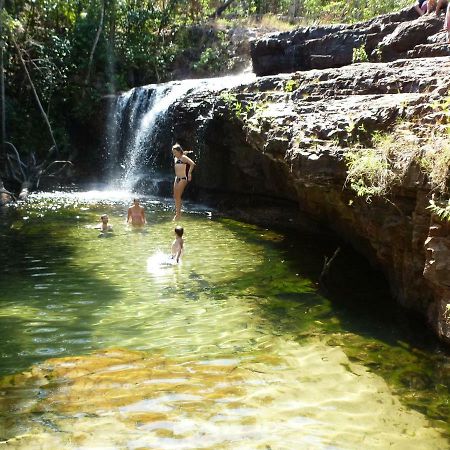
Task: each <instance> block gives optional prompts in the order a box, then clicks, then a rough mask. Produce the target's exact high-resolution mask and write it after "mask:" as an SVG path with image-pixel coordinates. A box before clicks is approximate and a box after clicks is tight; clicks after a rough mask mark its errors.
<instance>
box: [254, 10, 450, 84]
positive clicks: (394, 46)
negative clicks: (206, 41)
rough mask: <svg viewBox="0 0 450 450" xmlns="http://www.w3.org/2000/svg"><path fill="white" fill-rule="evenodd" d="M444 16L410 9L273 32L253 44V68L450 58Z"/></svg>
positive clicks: (264, 71)
mask: <svg viewBox="0 0 450 450" xmlns="http://www.w3.org/2000/svg"><path fill="white" fill-rule="evenodd" d="M443 18H444V17H443V15H440V16H438V17H436V16H435V15H434V14H433V15H428V16H422V17H419V18H418V17H417V12H416V11H415V10H414V8H412V7H411V8H407V9H405V10H403V11H400V12H398V13H394V14H386V15H384V16H379V17H376V18H375V19H372V20H370V21H367V22H362V23H357V24H354V25H328V26H318V27H306V28H299V29H297V30H294V31H290V32H285V33H273V34H270V35H267V36H265V37H263V38H261V39H254V40H253V41H252V42H251V56H252V62H253V69H254V72H255V73H256V74H257V75H273V74H277V73H288V72H294V71H296V70H311V69H325V68H331V67H342V66H345V65H348V64H351V63H352V62H358V61H364V60H366V61H374V62H377V61H378V62H389V61H394V60H396V59H399V58H406V57H408V58H416V57H433V56H448V55H449V54H450V50H449V46H439V44H440V43H442V44H443V43H444V42H445V33H444V32H443V31H442V26H443ZM436 44H438V45H437V46H436ZM419 45H420V46H421V48H420V50H418V51H416V50H415V49H416V48H417V46H419Z"/></svg>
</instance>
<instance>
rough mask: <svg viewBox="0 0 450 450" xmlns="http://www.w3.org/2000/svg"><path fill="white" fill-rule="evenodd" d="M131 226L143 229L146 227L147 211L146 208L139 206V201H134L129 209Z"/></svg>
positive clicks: (128, 219)
mask: <svg viewBox="0 0 450 450" xmlns="http://www.w3.org/2000/svg"><path fill="white" fill-rule="evenodd" d="M130 222H131V225H134V226H137V227H142V226H144V225H145V222H146V220H145V210H144V207H143V206H141V205H140V204H139V199H138V198H135V199H133V205H132V206H130V207H129V208H128V214H127V223H130Z"/></svg>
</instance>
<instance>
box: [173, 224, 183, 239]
mask: <svg viewBox="0 0 450 450" xmlns="http://www.w3.org/2000/svg"><path fill="white" fill-rule="evenodd" d="M183 233H184V229H183V227H180V225H177V226H176V227H175V234H176V235H177V236H178V237H183Z"/></svg>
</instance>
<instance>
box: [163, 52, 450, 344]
mask: <svg viewBox="0 0 450 450" xmlns="http://www.w3.org/2000/svg"><path fill="white" fill-rule="evenodd" d="M449 88H450V61H449V59H448V58H445V57H444V58H442V57H441V58H430V59H415V60H411V59H410V60H398V61H395V62H392V63H388V64H383V63H364V64H354V65H351V66H348V67H344V68H340V69H339V68H338V69H327V70H312V71H308V72H296V73H294V74H291V75H277V76H272V77H261V78H258V79H256V81H255V82H253V83H249V84H246V85H242V86H240V87H239V88H236V89H234V90H233V91H231V92H226V93H223V94H222V96H220V97H218V96H217V95H213V94H211V93H208V92H202V93H196V94H192V95H188V96H187V97H186V98H185V99H183V100H182V101H180V102H178V103H177V104H175V105H173V107H172V109H171V115H172V118H173V124H174V134H175V135H176V136H179V137H182V138H183V139H184V140H185V141H186V142H189V143H190V144H191V145H193V146H194V147H195V148H197V149H198V154H197V155H196V158H197V159H198V167H197V169H196V176H195V177H194V182H193V186H192V187H191V190H192V191H196V192H197V196H198V198H199V199H200V198H203V199H204V198H208V199H211V198H216V199H217V198H219V196H218V194H224V193H226V194H228V195H229V196H231V199H232V200H231V203H232V205H233V206H237V205H239V204H241V205H242V204H245V206H246V207H247V208H248V207H251V206H254V204H255V202H256V199H258V198H259V199H264V202H265V205H266V207H267V209H268V206H269V205H270V204H271V203H272V202H273V203H277V202H278V203H279V202H283V201H284V202H287V203H290V204H291V205H292V204H295V205H296V214H299V215H300V216H304V217H308V218H310V219H311V218H312V219H314V220H316V221H317V223H321V224H325V225H326V226H327V227H329V228H330V229H332V230H334V231H335V232H336V233H337V234H338V235H340V236H341V237H343V238H344V239H346V240H347V241H349V242H351V243H352V244H353V245H354V246H355V247H356V248H357V249H359V250H360V251H361V252H362V253H364V254H365V255H366V256H367V257H368V258H369V259H370V260H371V261H372V262H373V263H374V264H376V265H377V266H379V267H380V268H381V269H382V270H383V271H384V273H385V274H386V276H387V278H388V280H389V282H390V285H391V288H392V292H393V294H394V296H395V298H397V299H398V301H400V302H401V303H402V304H403V305H404V306H406V307H408V308H411V309H414V310H416V311H418V312H420V313H422V314H423V315H424V316H427V317H428V319H429V322H430V324H431V326H432V327H433V329H434V330H435V331H436V333H437V334H438V335H439V336H440V337H441V338H442V339H444V340H447V341H448V342H450V327H449V326H448V317H447V315H448V311H447V309H446V308H447V304H449V303H450V271H449V270H450V269H449V263H448V261H450V233H449V227H448V225H445V224H442V223H440V222H439V221H436V219H435V218H432V217H431V215H430V211H429V209H427V207H428V205H429V199H430V195H431V193H430V186H429V184H428V183H427V179H426V177H425V176H424V174H423V173H422V171H421V170H420V168H419V167H417V166H415V165H414V164H412V165H411V166H410V167H409V169H408V173H407V176H406V177H405V178H404V180H403V182H402V183H401V184H400V185H397V186H395V187H394V188H393V190H392V192H391V193H390V194H389V196H388V197H383V198H373V199H372V200H371V202H368V201H367V200H366V199H364V198H360V197H357V196H356V195H355V193H354V192H353V191H352V190H351V189H349V187H348V186H346V177H347V166H346V163H345V158H344V156H345V154H346V153H347V152H348V151H349V150H351V149H352V148H354V146H355V145H358V146H360V147H364V146H365V145H369V144H370V141H371V138H372V137H373V136H374V133H376V132H379V133H391V132H393V131H394V130H396V129H398V130H400V131H396V132H398V133H401V129H402V123H405V124H406V123H412V124H414V123H415V124H416V125H417V126H418V128H419V129H421V130H422V132H423V131H424V130H428V132H430V133H431V132H434V131H436V123H438V122H439V120H441V119H443V117H444V116H445V111H438V110H436V108H435V107H433V104H436V102H437V101H440V100H442V99H443V98H444V96H445V95H446V94H447V92H448V90H449ZM429 125H430V126H429ZM428 126H429V128H427V127H428ZM412 137H413V138H414V139H416V144H417V147H418V148H420V145H421V144H420V142H421V140H420V139H421V138H420V137H417V136H414V135H412ZM399 151H400V152H401V149H400V150H399ZM260 214H263V215H264V214H265V213H264V209H261V210H260ZM286 214H287V215H286V217H284V218H283V220H286V221H289V220H290V219H292V220H294V217H290V216H289V214H291V215H293V214H295V213H293V212H292V210H290V212H289V213H286ZM260 219H262V220H263V221H264V220H266V221H267V220H268V218H267V217H260Z"/></svg>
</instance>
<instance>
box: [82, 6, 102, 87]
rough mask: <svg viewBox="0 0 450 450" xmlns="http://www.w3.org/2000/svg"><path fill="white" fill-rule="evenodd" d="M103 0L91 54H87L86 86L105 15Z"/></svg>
mask: <svg viewBox="0 0 450 450" xmlns="http://www.w3.org/2000/svg"><path fill="white" fill-rule="evenodd" d="M105 1H106V0H102V9H101V11H100V22H99V24H98V29H97V33H96V35H95V39H94V43H93V44H92V49H91V54H90V55H89V64H88V70H87V74H86V80H85V82H84V83H85V84H86V86H87V85H88V84H89V78H90V77H91V70H92V63H93V62H94V53H95V49H96V48H97V44H98V41H99V39H100V35H101V34H102V29H103V19H104V17H105Z"/></svg>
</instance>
